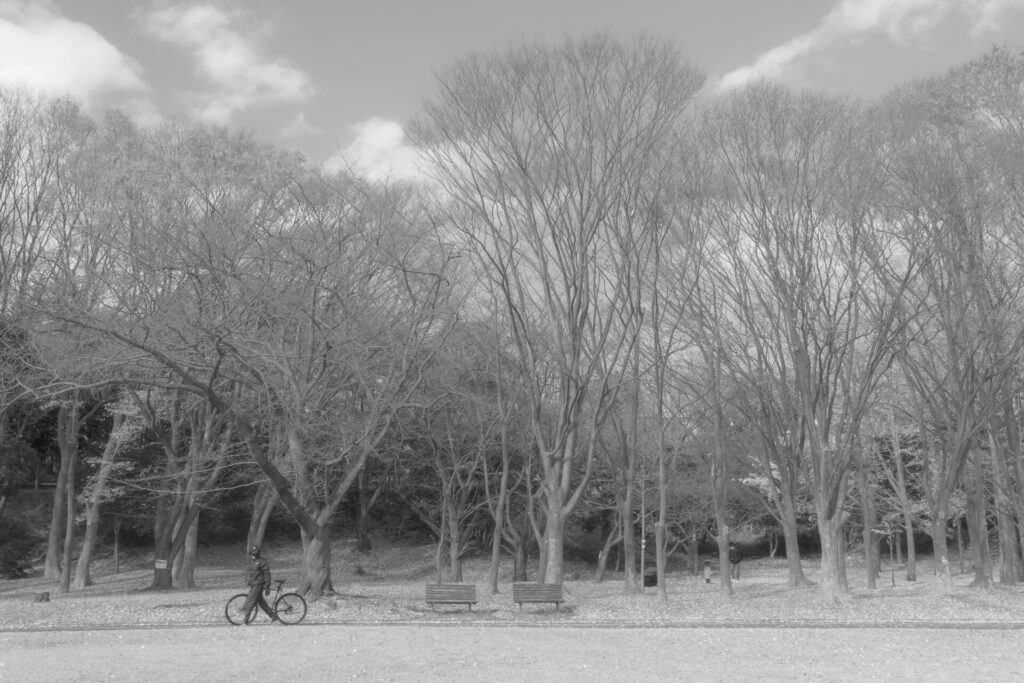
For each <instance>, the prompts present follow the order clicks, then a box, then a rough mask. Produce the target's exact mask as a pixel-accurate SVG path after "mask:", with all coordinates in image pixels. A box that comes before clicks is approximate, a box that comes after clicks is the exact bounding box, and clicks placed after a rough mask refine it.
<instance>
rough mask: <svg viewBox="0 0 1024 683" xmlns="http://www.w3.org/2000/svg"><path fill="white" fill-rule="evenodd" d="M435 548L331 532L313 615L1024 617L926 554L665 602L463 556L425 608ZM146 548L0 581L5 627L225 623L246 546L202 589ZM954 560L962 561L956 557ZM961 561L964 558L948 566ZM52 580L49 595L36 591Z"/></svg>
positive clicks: (676, 577)
mask: <svg viewBox="0 0 1024 683" xmlns="http://www.w3.org/2000/svg"><path fill="white" fill-rule="evenodd" d="M264 554H265V555H266V556H267V557H268V559H269V560H270V562H271V567H272V569H273V571H274V576H275V578H285V579H287V580H288V583H287V584H286V590H287V586H288V585H292V586H294V585H295V584H296V582H297V579H298V576H299V566H300V564H299V562H300V549H299V547H298V546H297V544H284V545H282V544H273V543H270V544H268V545H267V546H266V550H265V553H264ZM433 560H434V547H433V546H431V545H420V546H410V545H392V544H387V543H384V542H380V543H378V544H377V546H376V548H375V549H374V550H373V551H371V552H370V553H368V554H359V553H356V552H355V551H354V550H353V549H352V547H351V543H349V542H344V541H339V542H336V549H335V552H334V555H333V556H332V567H333V576H334V586H335V589H336V591H337V595H334V596H329V597H324V598H321V599H320V600H317V601H315V602H311V603H310V608H309V614H308V616H307V618H306V621H307V622H308V623H323V624H331V623H337V624H366V625H372V624H424V625H431V624H466V625H480V626H487V625H495V626H498V625H504V626H515V625H522V626H533V625H541V624H549V625H553V626H554V625H560V626H579V627H587V626H593V627H637V626H640V627H655V626H689V625H709V626H738V625H752V626H771V625H778V626H787V625H791V626H799V625H809V626H872V625H875V626H924V625H936V626H943V627H948V626H962V627H973V628H985V627H1000V628H1007V627H1020V628H1024V585H1022V586H1010V587H1006V586H1001V585H998V584H997V585H996V586H995V587H993V588H992V589H990V590H977V589H973V588H970V587H969V585H970V583H971V581H972V579H973V574H972V573H969V572H967V573H955V574H954V577H953V578H954V592H953V594H952V595H946V594H945V593H944V592H943V590H942V587H941V585H940V583H939V581H938V579H937V578H936V577H935V575H934V571H933V563H932V561H931V558H930V557H926V558H924V559H923V561H919V563H918V577H919V580H918V581H916V582H907V581H905V580H904V578H903V567H897V566H892V565H889V564H884V565H883V572H882V575H881V576H880V577H879V578H878V579H877V586H878V587H877V589H875V590H868V589H867V588H866V576H865V574H864V568H863V563H862V562H861V561H860V558H859V557H856V556H851V558H850V561H849V582H850V588H851V595H850V599H849V600H848V601H846V602H845V603H843V604H841V605H831V604H826V603H825V602H824V601H823V600H822V598H821V597H820V594H819V592H818V590H817V588H816V587H814V586H811V587H807V588H790V587H788V586H787V585H786V564H785V560H784V559H775V560H769V559H767V558H765V559H756V560H748V561H744V562H743V565H742V573H741V578H740V580H739V581H738V582H734V583H733V595H732V596H731V597H730V596H725V595H723V593H722V591H721V589H720V586H719V585H718V577H717V575H716V576H715V577H714V579H713V581H712V583H711V584H710V585H709V584H706V583H705V581H704V579H703V577H702V576H699V577H698V576H691V575H689V574H688V573H683V572H679V571H672V572H670V573H669V576H668V579H667V581H666V590H667V595H668V600H667V602H666V601H663V600H662V599H661V597H660V595H659V593H658V590H657V589H656V588H647V589H645V590H644V591H643V592H641V593H626V592H625V590H624V584H623V581H622V577H621V575H616V574H610V575H608V577H607V578H606V579H605V580H604V581H602V582H596V581H594V580H593V578H592V576H593V574H594V568H593V567H589V566H586V565H584V564H580V563H570V564H569V566H568V570H567V572H566V573H567V576H571V577H573V578H571V579H567V580H566V581H565V584H564V590H565V597H566V602H565V603H564V604H563V605H562V607H561V609H559V610H556V609H555V608H554V606H553V605H526V606H525V608H523V609H520V608H519V607H518V606H516V605H514V604H513V603H512V590H511V584H510V582H509V581H510V577H509V576H508V572H509V571H510V567H511V562H507V563H506V565H507V566H504V567H503V569H504V572H503V574H502V575H501V578H500V580H499V584H498V590H499V592H498V593H497V594H491V593H490V591H489V588H488V587H487V585H486V572H487V560H486V558H473V559H470V560H468V561H467V562H466V564H465V566H464V575H465V576H464V580H465V582H467V583H475V584H477V593H478V598H479V603H478V604H477V605H475V606H474V607H473V609H472V610H468V609H466V607H465V606H451V607H438V608H436V609H431V608H430V607H428V606H427V605H426V604H425V602H424V585H425V584H426V583H428V582H430V581H433V580H435V576H434V572H433ZM150 562H151V560H149V559H148V558H146V557H142V556H137V557H134V558H128V559H123V560H122V562H121V565H122V566H121V567H120V571H119V572H116V573H115V572H114V568H113V564H112V561H111V560H110V559H109V558H102V559H100V560H98V561H97V562H96V563H94V571H93V578H94V580H95V584H94V585H93V586H91V587H89V588H87V589H85V590H81V591H72V592H71V593H69V594H67V595H57V593H56V591H55V590H54V582H52V581H48V580H43V579H42V578H41V576H37V577H32V578H26V579H18V580H0V629H11V630H27V629H50V628H86V629H89V628H115V627H132V626H162V625H181V626H184V625H214V624H226V621H225V620H224V612H223V609H224V604H225V602H226V601H227V599H228V598H229V597H231V596H232V595H233V594H235V593H238V592H240V591H241V590H243V589H244V578H245V566H246V565H245V558H244V556H242V555H241V552H240V551H239V549H238V548H230V549H229V548H203V549H201V550H200V565H199V567H198V568H197V570H196V583H197V587H196V588H194V589H188V590H181V589H179V590H174V591H163V592H155V591H148V590H145V588H146V587H147V586H148V584H149V581H150V579H151V569H150V568H149V563H150ZM954 564H955V563H954ZM804 571H805V574H806V576H807V578H808V579H809V580H810V581H811V582H814V581H815V580H816V578H817V574H818V569H817V561H816V559H814V558H810V559H805V560H804ZM954 571H955V572H956V571H957V570H954ZM44 591H49V592H50V594H51V600H50V602H42V603H40V602H35V601H34V600H35V597H36V596H37V595H39V594H40V593H42V592H44Z"/></svg>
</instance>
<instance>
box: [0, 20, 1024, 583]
mask: <svg viewBox="0 0 1024 683" xmlns="http://www.w3.org/2000/svg"><path fill="white" fill-rule="evenodd" d="M410 133H411V136H412V140H413V142H414V144H415V145H416V148H417V150H418V151H419V153H420V160H421V168H422V173H423V176H422V178H421V179H420V180H418V181H403V182H399V181H387V182H383V181H371V180H369V179H366V178H363V177H360V176H359V175H358V174H357V173H356V172H354V171H351V170H342V171H330V172H328V171H326V170H323V169H321V168H317V167H315V166H314V165H312V164H310V163H308V162H307V161H306V160H304V159H303V158H302V157H300V156H299V155H297V154H295V153H292V152H287V151H284V150H281V149H277V148H275V147H273V146H269V145H265V144H261V143H259V142H257V141H256V140H255V139H253V138H252V137H250V136H248V135H245V134H240V133H237V132H232V131H229V130H226V129H220V128H212V127H208V126H203V125H199V124H194V123H184V122H167V123H164V124H161V125H157V126H154V127H142V126H140V125H137V124H136V123H134V122H133V121H131V120H130V119H129V118H128V117H127V116H125V115H124V114H123V113H121V112H118V111H110V112H108V113H107V114H106V115H105V116H104V117H103V118H102V120H95V119H94V118H91V117H90V116H88V115H86V114H85V113H84V111H83V110H82V108H81V107H80V106H79V105H78V104H77V103H76V102H74V101H72V100H70V99H67V98H52V97H47V96H43V95H39V94H35V93H31V92H28V91H25V90H19V89H0V524H3V523H4V520H3V515H4V511H5V506H6V503H7V501H8V499H9V498H10V497H12V496H16V495H18V492H19V491H20V490H21V489H22V488H23V487H26V486H29V485H32V483H33V478H34V477H35V478H38V472H39V470H40V468H41V467H46V466H49V467H51V469H52V472H53V474H54V475H55V477H56V485H55V487H54V489H53V505H52V516H51V520H50V526H49V537H48V544H47V550H46V556H45V558H44V571H45V574H46V576H47V578H50V579H52V580H54V581H55V582H56V587H57V590H58V591H70V590H75V589H77V588H82V587H84V586H86V585H88V584H89V582H90V581H91V579H90V574H89V564H90V561H91V558H93V557H94V556H95V553H96V546H97V543H98V542H99V541H98V539H99V538H100V535H99V531H100V527H101V526H103V525H104V524H106V525H109V524H111V523H112V522H111V519H112V517H111V516H104V515H103V514H102V510H103V509H104V507H109V508H111V509H116V510H118V516H117V518H118V519H120V518H122V517H132V516H133V515H141V514H142V511H144V513H145V514H144V516H145V518H146V519H147V520H149V522H148V524H149V525H150V527H151V528H150V529H149V531H148V534H150V535H151V542H152V548H153V551H152V557H153V587H154V588H160V589H166V588H171V587H174V586H181V587H185V586H191V585H194V580H195V579H194V568H195V565H196V559H197V553H198V552H201V550H200V549H199V547H198V545H197V540H196V539H197V536H198V530H199V528H200V527H201V525H203V523H204V511H206V510H211V509H213V508H215V507H216V506H218V505H219V504H220V501H222V500H224V499H225V497H226V496H235V497H237V496H239V495H240V494H239V491H242V492H243V493H242V494H241V495H242V496H244V497H246V500H248V501H250V503H251V505H250V506H249V508H248V509H249V514H251V518H252V519H251V523H250V525H249V528H250V531H249V534H248V537H247V538H244V539H243V538H239V539H237V542H238V543H239V544H240V545H241V544H242V543H243V542H244V543H254V542H260V540H261V538H262V534H263V533H264V529H265V528H266V523H267V518H268V515H269V514H270V512H271V510H272V509H273V508H274V507H275V506H279V507H280V509H282V510H284V511H285V512H286V514H287V515H288V517H289V518H290V519H291V520H292V521H294V525H295V531H296V536H297V537H298V538H300V539H301V543H302V548H303V575H302V579H301V581H300V586H299V588H300V590H302V591H303V592H306V593H307V594H309V595H310V596H312V597H313V598H316V597H319V596H321V595H323V594H325V593H330V592H332V591H333V584H332V568H331V543H332V530H333V529H336V528H337V527H338V517H339V515H341V512H342V511H343V510H348V509H350V508H351V509H353V510H355V513H354V514H355V516H356V517H357V523H356V528H357V533H358V534H359V536H360V543H361V544H362V545H363V546H364V547H365V546H366V545H368V544H369V543H370V540H369V538H368V536H367V533H368V532H367V530H366V527H365V521H366V518H367V516H368V515H369V514H370V513H371V510H372V508H373V506H374V505H375V504H376V503H377V501H379V500H380V499H381V497H382V496H386V497H388V498H389V499H390V500H392V501H399V503H398V504H400V505H401V506H403V507H404V508H405V509H407V510H408V512H409V514H410V515H411V516H413V517H414V518H416V519H417V520H418V521H419V522H420V523H421V524H422V526H423V528H425V529H428V530H429V531H430V533H431V534H432V535H433V536H434V537H435V540H436V541H437V576H438V580H442V579H446V580H459V579H460V578H461V566H460V563H461V558H463V557H464V556H465V555H466V553H469V552H474V551H486V552H489V553H490V557H491V571H490V573H489V583H490V586H491V589H492V590H494V591H497V589H498V580H497V577H498V566H499V564H500V563H501V562H503V561H506V559H510V560H511V561H512V562H513V563H514V572H515V575H516V576H517V577H525V576H527V575H528V574H532V575H533V576H535V577H536V579H537V580H538V581H544V582H560V581H561V580H562V579H563V576H564V574H565V557H566V539H567V531H568V530H569V529H571V528H575V527H578V526H580V525H591V526H594V525H597V526H598V527H599V528H600V533H601V534H602V535H603V539H604V542H603V545H604V547H603V550H602V551H601V552H600V557H599V562H600V567H601V570H602V571H603V569H604V566H605V563H606V562H607V561H608V559H609V556H610V554H611V552H612V549H614V548H618V549H619V553H618V560H617V561H618V562H620V563H621V566H622V568H623V571H624V577H625V579H624V584H625V586H624V587H625V590H627V591H635V590H640V588H641V586H642V574H643V571H644V567H645V566H646V565H647V563H648V562H650V561H653V562H654V569H655V570H656V571H657V573H658V575H659V581H658V586H659V590H660V591H661V595H662V597H663V598H664V597H666V593H665V589H664V586H665V581H664V574H665V571H666V566H667V559H668V557H669V555H670V554H671V553H673V552H677V551H681V552H684V553H686V554H687V555H688V557H690V558H693V561H694V562H695V558H696V553H697V548H698V546H699V545H700V544H701V543H702V542H705V541H707V540H711V541H712V542H714V543H716V544H717V548H718V552H719V556H720V560H721V562H722V565H723V566H726V562H727V552H728V545H729V542H730V539H733V538H735V534H736V533H737V532H738V531H740V530H742V529H752V528H757V529H762V530H767V531H769V532H770V535H771V536H772V537H773V538H775V537H776V536H778V537H781V539H782V540H783V544H784V552H785V555H786V557H787V564H788V578H789V583H790V585H791V586H794V587H798V586H802V585H805V584H806V583H807V581H806V579H805V577H804V573H803V564H802V562H804V561H805V560H804V559H802V558H801V555H800V537H801V535H802V534H804V535H806V533H807V532H808V530H810V532H811V534H812V535H813V536H814V537H815V538H816V540H817V543H818V547H820V562H821V567H822V572H821V577H822V580H821V585H820V590H821V592H822V595H823V597H824V598H825V599H826V600H827V601H829V602H842V601H844V600H845V599H846V597H847V596H848V595H849V591H850V578H849V577H848V575H847V556H848V552H849V550H850V547H851V545H852V544H855V545H857V546H858V547H859V548H860V549H861V550H862V551H863V552H864V553H865V557H866V559H867V562H866V566H867V567H868V572H867V574H868V576H867V577H866V580H867V581H868V584H869V585H873V582H874V580H875V572H876V568H877V566H878V558H879V553H880V551H881V548H882V544H881V541H882V539H889V540H890V545H889V546H888V547H890V548H895V549H898V552H900V554H901V555H902V553H903V551H904V548H905V549H906V552H907V559H908V562H907V575H906V578H907V579H908V580H915V579H916V576H917V575H916V565H915V562H916V557H917V552H916V550H917V549H916V547H915V537H918V538H919V537H920V536H919V535H920V534H926V535H927V536H929V537H930V538H931V541H932V545H933V549H934V553H935V557H936V560H937V566H938V567H940V569H941V572H942V574H943V576H944V580H945V582H946V585H947V586H949V587H950V588H951V585H952V583H951V580H950V572H951V568H950V563H951V561H950V552H949V542H950V539H952V538H959V534H960V533H961V530H962V528H964V527H965V528H966V531H967V539H968V543H969V546H970V549H971V553H972V555H971V559H972V566H973V571H974V584H973V585H975V586H977V587H980V588H985V587H988V586H990V585H991V584H992V582H993V581H994V580H995V579H996V577H998V580H999V581H1000V582H1002V583H1004V584H1014V583H1015V582H1017V581H1019V580H1022V579H1024V555H1022V553H1024V544H1022V542H1021V541H1022V534H1024V453H1022V451H1021V437H1020V420H1021V419H1022V416H1021V415H1020V413H1019V412H1018V411H1019V410H1020V409H1021V403H1020V397H1021V396H1022V395H1024V383H1022V376H1024V375H1022V369H1024V269H1022V265H1021V264H1022V263H1024V56H1021V54H1019V53H1018V52H1017V51H1014V50H1010V49H1007V48H993V49H992V50H991V51H990V52H988V53H987V54H986V55H984V56H983V57H981V58H979V59H977V60H975V61H972V62H970V63H968V64H965V65H963V66H961V67H959V68H957V69H954V70H952V71H950V72H949V73H947V74H944V75H939V76H935V77H932V78H929V79H925V80H921V81H915V82H912V83H909V84H906V85H904V86H901V87H899V88H897V89H895V90H893V91H892V92H890V93H887V94H886V95H885V96H883V97H880V98H878V99H876V100H874V101H870V102H864V101H857V100H854V99H851V98H847V97H839V96H834V95H829V94H826V93H820V92H808V91H803V92H795V91H793V90H791V89H788V88H786V87H784V86H782V85H779V84H775V83H770V82H755V83H752V84H751V85H749V86H746V87H744V88H742V89H739V90H735V91H731V92H722V93H719V92H714V91H713V88H712V87H711V86H709V85H708V84H706V83H705V80H704V77H703V76H702V74H700V72H699V71H698V70H697V69H695V68H694V67H693V66H691V65H689V64H687V63H686V62H685V61H683V60H682V59H681V57H680V55H679V53H678V51H677V50H676V48H675V47H674V46H672V45H670V44H668V43H665V42H662V41H659V40H655V39H651V38H639V39H636V40H632V41H627V42H620V41H617V40H614V39H612V38H610V37H608V36H605V35H597V36H591V37H588V38H583V39H568V40H565V41H564V42H562V43H560V44H542V43H530V42H523V43H520V44H517V45H514V46H511V47H509V48H508V49H505V50H503V51H497V52H493V53H489V54H482V55H474V56H470V57H466V58H464V59H460V60H458V61H456V62H455V63H454V64H453V65H451V66H450V67H449V68H448V69H447V70H445V71H442V72H441V73H440V74H439V76H438V83H437V89H436V94H435V96H434V97H433V98H432V99H431V100H430V101H428V102H427V103H426V104H425V105H424V108H423V111H422V112H421V114H420V116H419V117H418V118H417V119H416V120H415V121H414V122H413V124H412V125H411V126H410ZM43 443H49V444H51V446H50V447H49V448H48V449H44V448H43V446H42V445H41V444H43ZM44 450H45V454H49V455H50V456H51V458H52V459H53V462H51V463H49V464H48V465H46V464H43V463H42V458H43V457H44ZM808 525H809V526H808ZM857 539H859V540H857ZM894 539H895V540H894ZM0 543H2V539H0ZM993 545H994V546H995V547H993ZM993 557H996V558H997V560H996V562H995V563H993V560H992V558H993ZM76 558H77V565H76V566H75V567H72V562H73V561H74V560H75V559H76ZM531 560H535V564H533V563H532V562H531ZM721 574H722V578H721V588H722V592H723V594H724V595H729V594H731V590H732V588H731V584H730V579H729V575H728V572H722V573H721Z"/></svg>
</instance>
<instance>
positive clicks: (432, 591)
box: [426, 582, 565, 611]
mask: <svg viewBox="0 0 1024 683" xmlns="http://www.w3.org/2000/svg"><path fill="white" fill-rule="evenodd" d="M426 592H427V604H428V605H430V606H431V607H434V606H435V605H466V607H468V608H469V609H470V611H472V610H473V605H475V604H476V603H477V599H476V584H472V583H428V584H427V591H426ZM512 602H514V603H516V604H518V605H519V610H520V611H522V609H523V603H549V602H551V603H554V604H555V609H556V610H558V609H559V608H560V606H561V604H562V603H563V602H565V598H564V597H563V596H562V584H560V583H525V582H524V583H513V584H512Z"/></svg>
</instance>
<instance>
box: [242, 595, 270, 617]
mask: <svg viewBox="0 0 1024 683" xmlns="http://www.w3.org/2000/svg"><path fill="white" fill-rule="evenodd" d="M261 602H262V603H264V604H266V601H265V600H263V589H262V588H260V587H259V586H250V587H249V597H247V598H246V599H245V606H244V607H243V608H242V613H243V614H244V615H245V623H247V624H248V623H249V622H250V621H252V617H253V616H255V614H256V613H255V612H254V611H253V607H255V606H256V605H258V604H259V603H261Z"/></svg>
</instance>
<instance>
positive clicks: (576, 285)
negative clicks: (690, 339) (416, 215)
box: [413, 36, 701, 582]
mask: <svg viewBox="0 0 1024 683" xmlns="http://www.w3.org/2000/svg"><path fill="white" fill-rule="evenodd" d="M700 83H701V79H700V77H699V76H698V75H697V74H696V73H695V72H694V71H693V70H691V69H689V68H688V67H686V66H684V65H682V64H681V63H680V61H679V58H678V56H677V55H676V53H675V51H674V50H673V49H671V48H670V47H668V46H667V45H664V44H658V43H656V42H653V41H650V40H640V41H636V42H634V43H632V44H629V45H621V44H618V43H616V42H614V41H612V40H611V39H609V38H607V37H603V36H599V37H594V38H588V39H586V40H583V41H572V40H570V41H566V42H565V43H564V44H562V45H561V46H558V47H547V46H543V45H526V44H523V45H519V46H516V47H513V48H511V49H509V50H507V51H506V52H503V53H497V54H491V55H486V56H475V57H471V58H468V59H464V60H461V61H460V62H458V63H456V65H455V66H453V67H452V68H450V69H449V70H447V71H446V72H444V73H442V74H441V75H440V77H439V87H438V93H437V95H436V97H435V99H434V101H432V102H430V103H428V105H427V108H426V114H425V116H424V117H423V119H422V120H421V121H420V122H419V123H418V124H417V125H416V126H415V127H414V128H413V135H414V138H415V140H416V142H417V143H418V144H419V145H420V147H421V148H422V149H423V150H424V154H425V156H426V157H427V158H428V159H429V162H430V170H431V172H432V175H433V177H434V179H435V181H436V182H437V184H438V185H439V186H440V187H441V188H442V189H443V192H444V195H445V200H444V201H445V204H444V205H445V206H446V207H448V209H449V211H450V213H451V214H452V216H453V219H454V223H453V224H454V225H456V226H457V227H458V228H459V229H460V230H461V231H462V233H463V235H464V237H465V239H466V240H467V241H468V242H469V244H470V245H471V246H472V253H473V254H474V255H475V257H476V258H477V259H478V262H479V264H480V265H481V267H482V268H483V269H484V272H485V273H486V274H487V275H488V276H489V277H491V278H493V279H494V281H495V282H496V283H497V285H498V288H499V292H500V296H501V298H500V300H499V301H498V302H496V303H498V304H500V305H501V306H502V308H503V309H504V310H505V312H506V313H507V316H508V322H509V324H510V326H511V328H510V332H511V336H512V338H513V340H514V343H515V346H516V350H517V353H518V355H519V362H520V364H521V366H522V374H523V376H524V377H532V378H533V380H532V381H531V382H530V383H529V385H528V389H527V392H526V398H527V400H528V402H529V404H530V411H531V415H532V417H531V419H532V423H533V432H534V439H535V440H536V446H537V451H538V453H539V460H540V465H541V469H542V472H543V483H542V485H541V496H542V500H543V502H544V506H545V511H544V514H545V520H544V527H543V535H544V542H543V544H542V550H541V563H542V565H541V566H542V568H543V571H541V572H539V578H540V580H542V581H548V582H560V581H561V580H562V548H563V539H564V535H563V532H564V525H565V520H566V518H567V516H568V515H569V514H570V513H571V512H572V510H573V509H574V508H575V506H576V504H577V502H578V500H579V496H580V495H581V493H582V491H583V487H584V485H585V483H586V479H587V477H588V476H589V473H590V471H591V467H592V462H593V457H594V448H595V444H596V435H597V433H598V430H599V428H600V426H601V424H602V422H603V421H604V419H605V417H606V415H607V411H608V408H609V406H610V405H611V401H612V399H613V397H614V395H615V393H616V390H617V387H618V386H619V383H620V382H621V377H622V376H623V375H624V374H625V373H624V370H625V368H624V365H625V363H626V361H627V359H628V357H629V354H628V350H629V348H630V340H631V339H633V338H634V337H635V326H634V325H633V324H631V323H630V321H629V317H628V316H629V315H630V312H629V307H628V303H629V293H628V291H627V289H626V288H624V287H623V284H622V283H623V282H624V281H625V275H626V272H625V271H626V269H628V268H629V263H630V261H629V259H628V258H627V255H622V254H618V256H621V257H622V258H617V254H616V250H617V249H619V248H620V245H619V243H618V241H617V239H616V237H617V236H618V235H623V234H627V233H629V232H630V231H631V230H633V229H635V226H636V225H637V224H638V223H637V221H644V220H648V218H649V217H650V216H651V215H652V209H653V207H655V206H656V203H657V200H658V198H657V197H656V196H651V195H650V194H648V193H647V190H649V189H650V188H655V187H658V184H657V183H655V182H652V180H653V179H652V177H651V174H652V173H653V172H655V171H657V170H660V169H661V168H662V166H663V165H662V164H661V163H660V162H659V161H658V159H659V155H660V154H661V153H662V152H663V150H664V149H665V147H666V145H667V143H669V142H670V141H671V133H672V130H673V127H674V126H675V125H676V122H677V121H678V119H679V117H680V115H681V114H682V113H683V111H684V109H685V107H686V104H687V102H688V100H689V99H690V97H691V96H692V95H693V93H694V92H695V91H696V89H697V88H698V87H699V85H700ZM634 314H635V313H634ZM549 411H550V412H549ZM581 463H582V466H581V467H577V465H579V464H581Z"/></svg>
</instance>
